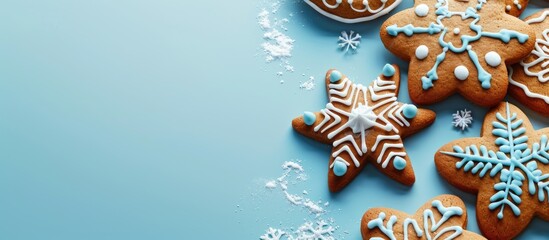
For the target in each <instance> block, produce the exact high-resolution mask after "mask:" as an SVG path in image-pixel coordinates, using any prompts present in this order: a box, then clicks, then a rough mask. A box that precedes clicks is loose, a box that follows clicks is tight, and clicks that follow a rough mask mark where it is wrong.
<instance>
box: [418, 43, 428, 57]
mask: <svg viewBox="0 0 549 240" xmlns="http://www.w3.org/2000/svg"><path fill="white" fill-rule="evenodd" d="M427 55H429V48H427V46H425V45H420V46H419V47H417V48H416V58H417V59H419V60H422V59H425V58H426V57H427Z"/></svg>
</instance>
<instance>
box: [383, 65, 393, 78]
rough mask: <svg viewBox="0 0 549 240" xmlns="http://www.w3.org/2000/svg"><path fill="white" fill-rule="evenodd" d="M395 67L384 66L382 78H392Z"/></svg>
mask: <svg viewBox="0 0 549 240" xmlns="http://www.w3.org/2000/svg"><path fill="white" fill-rule="evenodd" d="M395 71H396V70H395V67H393V65H391V64H385V66H384V67H383V72H382V73H383V76H385V77H392V76H393V75H395Z"/></svg>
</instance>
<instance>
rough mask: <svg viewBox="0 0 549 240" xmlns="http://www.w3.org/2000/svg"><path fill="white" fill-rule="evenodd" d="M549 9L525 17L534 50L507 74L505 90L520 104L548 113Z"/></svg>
mask: <svg viewBox="0 0 549 240" xmlns="http://www.w3.org/2000/svg"><path fill="white" fill-rule="evenodd" d="M548 15H549V9H546V10H542V11H540V12H538V13H536V14H534V15H532V16H530V17H528V18H526V19H525V21H526V23H528V24H529V25H530V26H531V27H533V28H534V29H535V31H536V45H535V48H534V50H532V52H531V53H530V55H528V56H527V57H526V58H525V59H523V60H522V61H521V62H520V63H517V64H515V65H513V67H512V68H511V73H510V74H509V83H510V87H509V93H510V94H511V96H513V97H514V98H516V99H517V100H518V101H519V102H521V103H522V104H524V105H526V106H528V107H529V108H531V109H533V110H535V111H537V112H539V113H541V114H544V115H546V116H549V66H548V63H549V62H548V61H549V18H547V16H548Z"/></svg>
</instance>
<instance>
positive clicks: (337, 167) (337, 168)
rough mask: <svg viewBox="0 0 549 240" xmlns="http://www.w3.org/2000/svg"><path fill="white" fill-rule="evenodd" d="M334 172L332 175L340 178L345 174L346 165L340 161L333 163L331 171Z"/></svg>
mask: <svg viewBox="0 0 549 240" xmlns="http://www.w3.org/2000/svg"><path fill="white" fill-rule="evenodd" d="M332 170H333V171H334V174H335V175H336V176H338V177H341V176H343V175H345V173H347V165H346V164H345V163H344V162H342V161H337V160H336V161H335V162H334V167H333V169H332Z"/></svg>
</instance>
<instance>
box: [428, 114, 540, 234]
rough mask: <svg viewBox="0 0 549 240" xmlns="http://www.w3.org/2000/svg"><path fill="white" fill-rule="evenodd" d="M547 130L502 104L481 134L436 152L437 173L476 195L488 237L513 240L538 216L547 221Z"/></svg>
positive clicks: (485, 122)
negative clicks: (539, 128)
mask: <svg viewBox="0 0 549 240" xmlns="http://www.w3.org/2000/svg"><path fill="white" fill-rule="evenodd" d="M548 135H549V128H545V129H541V130H537V131H536V130H534V128H533V127H532V125H531V124H530V121H529V120H528V118H527V117H526V115H525V114H524V113H523V112H521V111H520V109H518V108H517V107H515V106H513V105H511V104H509V103H501V104H500V105H499V106H497V107H496V108H494V109H492V110H491V111H490V112H489V113H488V114H487V115H486V118H485V119H484V124H483V127H482V132H481V137H480V138H465V139H460V140H457V141H454V142H451V143H449V144H446V145H445V146H443V147H442V148H441V149H440V150H439V151H438V152H437V154H436V155H435V163H436V167H437V169H438V172H439V173H440V175H442V177H444V178H445V179H446V180H447V181H448V182H449V183H450V184H452V185H454V186H455V187H457V188H459V189H461V190H464V191H467V192H471V193H475V194H477V208H476V210H477V220H478V224H479V227H480V229H481V231H482V233H483V235H484V236H486V237H487V238H488V239H512V238H514V237H515V236H517V235H518V234H520V233H521V232H522V231H523V230H524V229H525V228H526V227H527V226H528V224H529V223H530V221H531V220H532V218H533V217H534V216H538V217H540V218H542V219H545V220H549V139H548Z"/></svg>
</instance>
